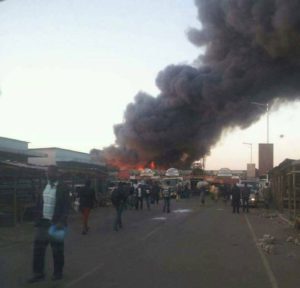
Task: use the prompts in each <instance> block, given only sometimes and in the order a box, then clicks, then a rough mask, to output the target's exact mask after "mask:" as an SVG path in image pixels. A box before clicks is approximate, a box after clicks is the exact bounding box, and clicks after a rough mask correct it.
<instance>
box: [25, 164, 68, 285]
mask: <svg viewBox="0 0 300 288" xmlns="http://www.w3.org/2000/svg"><path fill="white" fill-rule="evenodd" d="M47 174H48V183H47V184H46V186H45V188H44V191H43V192H42V193H41V195H40V197H39V199H38V203H37V222H36V236H35V240H34V245H33V246H34V247H33V277H32V278H30V279H29V280H28V282H29V283H35V282H38V281H41V280H44V279H45V273H44V266H45V254H46V248H47V246H48V244H49V243H50V245H51V248H52V252H53V253H52V254H53V262H54V265H53V266H54V273H53V277H52V280H60V279H62V277H63V266H64V240H63V238H62V239H58V238H55V237H54V234H52V233H49V231H60V232H63V231H64V229H65V227H66V225H67V214H68V208H69V191H68V188H67V187H66V186H65V185H64V184H63V183H62V182H61V181H59V177H58V176H59V174H58V169H57V167H56V166H49V167H48V173H47ZM50 227H51V230H49V229H50Z"/></svg>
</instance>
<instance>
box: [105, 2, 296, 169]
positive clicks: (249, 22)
mask: <svg viewBox="0 0 300 288" xmlns="http://www.w3.org/2000/svg"><path fill="white" fill-rule="evenodd" d="M195 3H196V6H197V8H198V15H199V20H200V22H201V23H202V27H203V28H202V30H197V29H191V30H190V31H189V33H188V38H189V40H190V41H191V42H193V43H194V44H195V45H197V46H199V47H205V53H204V54H203V55H201V56H199V59H197V63H201V64H200V65H199V66H198V67H197V68H193V67H190V66H186V65H177V66H176V65H171V66H168V67H167V68H166V69H165V70H163V71H162V72H160V73H159V74H158V76H157V79H156V83H157V86H158V87H159V89H160V91H161V93H160V94H159V95H158V96H157V97H156V98H155V97H152V96H150V95H147V94H145V93H139V94H138V95H137V96H136V97H135V102H134V103H131V104H129V105H128V107H127V109H126V112H125V122H124V123H122V124H119V125H116V126H115V127H114V131H115V135H116V146H115V147H113V146H112V147H109V148H107V149H105V154H106V157H107V159H108V160H109V161H110V162H111V163H115V164H116V163H123V164H127V165H130V164H137V163H143V164H146V163H148V162H150V161H152V160H154V161H155V162H156V163H157V164H158V165H161V166H166V167H167V166H175V167H183V166H188V165H190V163H191V162H192V161H194V160H196V159H199V158H200V157H202V156H204V155H205V154H207V153H209V151H210V148H211V147H212V146H213V145H214V144H216V143H217V141H218V140H219V138H220V136H221V133H222V131H223V130H224V129H227V128H230V127H236V126H239V127H241V128H247V127H249V126H250V125H251V124H252V123H253V122H255V121H257V120H258V119H259V118H260V116H261V114H263V111H262V110H261V109H258V107H257V106H255V105H251V104H250V103H251V102H254V101H255V102H261V103H269V105H270V106H272V103H274V101H275V100H277V101H278V99H279V101H291V100H295V99H297V97H299V96H300V93H299V92H300V13H299V11H300V1H299V0H196V1H195ZM175 49H176V47H175Z"/></svg>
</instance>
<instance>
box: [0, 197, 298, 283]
mask: <svg viewBox="0 0 300 288" xmlns="http://www.w3.org/2000/svg"><path fill="white" fill-rule="evenodd" d="M113 213H114V212H113V210H112V209H111V208H101V209H98V210H96V211H94V213H93V214H92V215H91V218H92V221H91V231H90V233H89V235H86V236H84V235H81V234H80V225H79V218H78V217H73V219H72V221H71V224H70V232H69V235H68V238H67V241H66V269H65V279H64V280H63V281H60V282H56V283H53V282H51V280H50V276H51V271H52V264H51V262H52V261H48V262H49V264H48V267H47V270H48V277H47V280H46V281H45V282H42V283H39V284H33V285H25V284H24V282H25V279H26V278H27V277H28V276H29V275H30V265H31V243H30V241H27V242H24V243H23V244H16V245H14V246H8V247H6V248H5V249H3V248H2V250H1V249H0V252H1V259H0V260H1V264H0V271H2V273H3V274H1V275H0V276H1V278H2V279H1V278H0V280H2V285H0V287H1V288H6V287H7V288H13V287H66V288H67V287H70V288H79V287H84V286H85V285H86V286H87V287H89V288H94V287H97V288H98V287H103V288H109V287H116V288H117V287H122V288H138V287H143V288H148V287H151V288H153V287H157V288H160V287H161V288H168V287H170V288H171V287H172V288H181V287H189V288H194V287H195V288H199V287H206V288H210V287H212V288H215V287H216V288H218V287H225V288H227V287H228V288H241V287H243V288H248V287H249V288H250V287H251V288H252V287H253V288H254V287H255V288H260V287H262V288H269V287H270V288H277V287H284V288H289V287H291V288H294V287H295V288H296V287H300V277H299V271H298V270H299V267H300V266H299V264H300V251H299V250H300V247H299V246H295V245H292V244H289V243H286V242H285V239H286V237H287V236H288V235H290V234H291V233H295V232H294V231H293V230H291V228H289V227H288V226H286V224H284V223H281V222H280V221H278V220H277V219H275V220H270V219H267V218H264V217H261V216H260V212H259V211H258V210H255V211H251V213H250V214H247V215H244V214H242V213H241V214H240V215H233V214H232V213H231V209H230V207H229V206H225V205H224V204H223V203H221V202H220V203H217V204H216V203H213V202H208V203H207V204H206V205H205V206H201V204H200V202H199V198H192V199H188V200H180V201H178V202H176V201H173V202H172V212H171V213H170V214H164V213H162V212H161V206H158V207H157V206H153V207H152V210H151V211H147V210H144V211H134V210H132V211H130V210H129V211H126V212H125V214H124V228H123V230H122V231H119V232H114V231H112V220H113ZM265 233H270V234H272V235H274V236H275V237H276V239H277V243H278V244H277V245H276V249H277V250H276V253H275V254H274V255H266V254H264V253H263V252H261V251H260V250H259V248H258V247H257V245H256V242H255V241H256V237H261V236H262V235H263V234H265ZM48 252H49V253H48V260H51V259H50V258H51V255H50V250H49V251H48ZM4 263H5V264H4ZM297 273H298V274H297Z"/></svg>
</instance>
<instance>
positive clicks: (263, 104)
mask: <svg viewBox="0 0 300 288" xmlns="http://www.w3.org/2000/svg"><path fill="white" fill-rule="evenodd" d="M251 104H254V105H258V106H263V107H266V112H267V143H268V144H269V103H258V102H251Z"/></svg>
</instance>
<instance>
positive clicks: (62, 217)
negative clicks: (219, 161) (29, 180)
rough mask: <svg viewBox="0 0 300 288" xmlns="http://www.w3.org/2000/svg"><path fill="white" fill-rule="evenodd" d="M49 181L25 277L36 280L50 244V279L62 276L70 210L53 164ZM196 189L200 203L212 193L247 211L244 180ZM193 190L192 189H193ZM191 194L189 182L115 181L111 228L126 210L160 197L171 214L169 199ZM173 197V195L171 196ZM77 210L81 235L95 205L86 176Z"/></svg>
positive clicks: (148, 207) (201, 185)
mask: <svg viewBox="0 0 300 288" xmlns="http://www.w3.org/2000/svg"><path fill="white" fill-rule="evenodd" d="M47 176H48V182H47V184H46V186H45V187H44V190H43V191H42V193H40V194H39V198H38V201H37V215H36V219H37V221H36V235H35V238H34V243H33V263H32V269H33V276H32V277H31V278H30V279H29V280H28V282H29V283H35V282H38V281H41V280H43V279H44V278H45V274H44V266H45V265H44V263H45V254H46V248H47V246H48V245H49V244H50V246H51V248H52V254H53V262H54V265H53V267H54V272H53V277H52V279H53V280H60V279H62V278H63V267H64V238H65V234H66V231H67V217H68V210H69V206H70V205H69V203H70V201H69V196H70V195H69V189H68V187H67V186H66V185H64V183H63V181H62V179H60V177H59V173H58V169H57V167H56V166H49V167H48V173H47ZM207 184H208V183H207ZM195 189H196V190H197V192H199V196H200V200H201V203H202V204H203V205H204V204H205V198H206V195H207V194H208V193H211V195H212V198H213V199H214V201H218V199H219V198H222V199H223V201H224V202H225V203H227V202H228V201H229V200H230V199H231V203H232V209H233V210H232V212H233V213H239V212H240V206H241V201H242V207H243V211H244V212H249V196H250V188H249V187H248V186H247V183H245V184H244V186H243V187H241V188H240V187H238V186H237V185H236V184H234V185H233V186H230V185H226V184H225V185H219V186H218V187H217V186H215V185H206V184H205V182H204V181H202V182H201V183H200V182H199V183H197V185H196V186H195ZM194 192H195V191H194ZM191 193H192V189H191V186H190V183H188V182H186V183H177V185H175V186H174V185H171V183H170V181H168V180H167V181H164V182H158V181H141V182H134V183H133V182H118V183H117V185H115V186H114V187H113V189H112V190H111V193H110V198H111V199H110V200H111V203H112V205H113V207H114V209H115V217H114V221H113V229H114V230H115V231H119V229H122V227H123V223H122V214H123V211H124V210H126V209H132V210H143V209H146V210H151V205H158V204H159V202H160V201H161V200H162V201H163V205H162V211H163V212H164V213H170V211H171V204H170V203H171V198H172V196H173V195H175V198H177V199H178V198H189V197H190V194H191ZM173 197H174V196H173ZM79 202H80V206H79V210H80V212H81V215H82V234H83V235H86V234H88V231H89V215H90V212H91V209H92V208H93V207H94V205H95V204H96V197H95V191H94V189H93V188H92V185H91V181H90V179H87V180H86V182H85V185H84V187H82V188H81V189H80V192H79Z"/></svg>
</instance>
